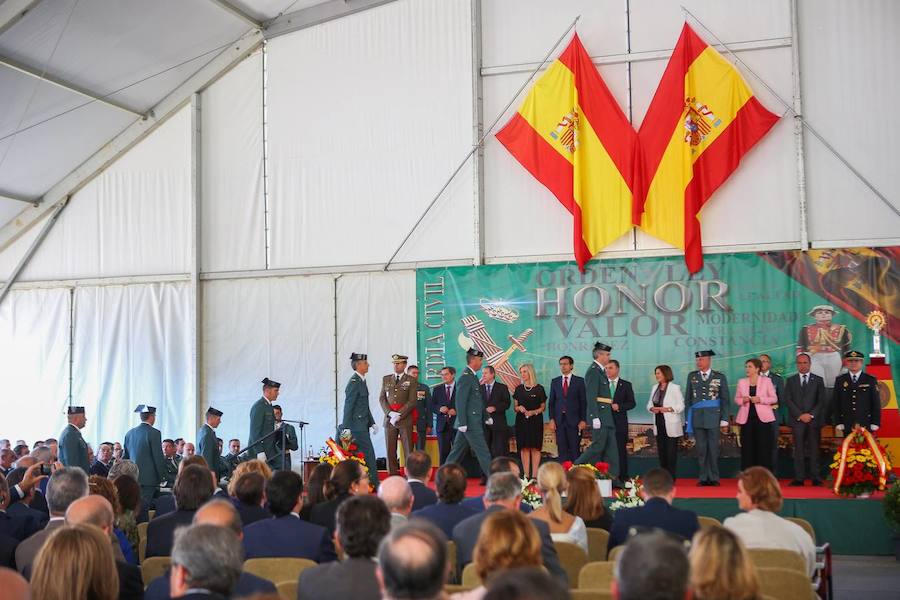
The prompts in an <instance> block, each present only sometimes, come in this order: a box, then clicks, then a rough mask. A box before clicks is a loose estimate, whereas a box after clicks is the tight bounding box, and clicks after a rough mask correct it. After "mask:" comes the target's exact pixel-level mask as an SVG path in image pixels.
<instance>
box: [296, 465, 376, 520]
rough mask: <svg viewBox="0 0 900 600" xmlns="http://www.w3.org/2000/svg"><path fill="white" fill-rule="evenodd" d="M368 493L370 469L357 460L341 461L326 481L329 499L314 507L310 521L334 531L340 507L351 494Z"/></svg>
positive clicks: (361, 494)
mask: <svg viewBox="0 0 900 600" xmlns="http://www.w3.org/2000/svg"><path fill="white" fill-rule="evenodd" d="M368 493H369V470H368V469H366V468H365V467H364V465H363V464H362V463H360V462H358V461H355V460H345V461H342V462H339V463H338V464H337V465H336V466H335V467H334V470H332V471H331V479H329V480H328V481H327V482H326V483H325V497H326V498H328V500H327V501H326V502H320V503H318V504H316V505H315V506H313V507H312V509H311V510H310V514H309V521H310V523H313V524H315V525H321V526H322V527H324V528H325V529H327V530H328V531H329V532H331V533H334V525H335V516H336V515H337V509H338V507H339V506H340V505H341V504H342V503H343V502H344V500H346V499H347V498H349V497H350V496H364V495H366V494H368Z"/></svg>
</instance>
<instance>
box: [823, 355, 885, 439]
mask: <svg viewBox="0 0 900 600" xmlns="http://www.w3.org/2000/svg"><path fill="white" fill-rule="evenodd" d="M844 359H845V360H846V361H847V368H848V369H849V371H848V372H847V373H844V374H843V375H839V376H838V378H837V379H835V380H834V404H835V407H836V408H837V425H835V428H836V429H837V430H838V431H841V432H842V433H843V434H844V435H849V434H851V433H853V427H854V426H856V425H860V426H861V427H864V428H866V429H868V430H870V431H878V428H879V427H881V399H880V398H879V394H878V380H877V379H875V378H874V377H872V376H871V375H869V374H868V373H865V372H864V371H863V370H862V368H863V353H862V352H857V351H856V350H851V351H850V352H847V353H846V354H844Z"/></svg>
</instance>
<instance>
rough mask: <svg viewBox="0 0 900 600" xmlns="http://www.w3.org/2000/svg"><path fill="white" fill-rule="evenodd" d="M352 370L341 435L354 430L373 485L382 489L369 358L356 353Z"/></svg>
mask: <svg viewBox="0 0 900 600" xmlns="http://www.w3.org/2000/svg"><path fill="white" fill-rule="evenodd" d="M350 368H352V369H353V375H352V376H351V377H350V381H348V382H347V387H346V388H344V418H343V419H342V420H341V424H340V425H339V426H338V434H340V432H341V431H342V430H344V429H349V430H350V435H352V436H353V440H354V441H355V442H356V445H357V446H359V449H360V451H361V452H362V453H363V456H365V457H366V467H368V468H369V483H371V484H372V485H374V486H375V487H378V465H377V464H376V463H375V447H374V446H373V445H372V438H371V437H370V435H369V433H370V432H371V434H372V435H374V434H376V433H378V425H376V424H375V418H374V417H373V416H372V411H371V410H370V409H369V387H368V386H367V385H366V373H368V372H369V355H368V354H359V353H357V352H354V353H352V354H351V355H350Z"/></svg>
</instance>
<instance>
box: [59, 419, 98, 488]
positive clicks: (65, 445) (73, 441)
mask: <svg viewBox="0 0 900 600" xmlns="http://www.w3.org/2000/svg"><path fill="white" fill-rule="evenodd" d="M66 413H67V418H68V420H69V424H68V425H66V428H65V429H63V431H62V433H61V434H59V462H61V463H62V464H63V465H64V466H66V467H81V469H82V470H83V471H84V472H85V474H88V475H90V472H91V463H90V461H89V460H88V445H87V442H85V441H84V438H83V437H81V430H82V429H84V426H85V424H86V423H87V418H86V417H85V416H84V407H83V406H70V407H69V408H68V410H67V411H66Z"/></svg>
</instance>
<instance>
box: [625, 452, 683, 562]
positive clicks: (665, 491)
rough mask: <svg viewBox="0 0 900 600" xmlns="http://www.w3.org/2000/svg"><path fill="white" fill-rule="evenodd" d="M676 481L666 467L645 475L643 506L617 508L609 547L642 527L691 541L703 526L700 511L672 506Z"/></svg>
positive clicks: (651, 470) (626, 538) (650, 471)
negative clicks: (698, 512)
mask: <svg viewBox="0 0 900 600" xmlns="http://www.w3.org/2000/svg"><path fill="white" fill-rule="evenodd" d="M674 498H675V483H674V482H673V481H672V475H671V474H670V473H669V472H668V471H666V470H665V469H660V468H658V467H657V468H654V469H650V470H649V471H647V473H646V474H645V475H644V502H645V504H644V506H638V507H636V508H623V509H619V510H617V511H616V514H615V517H614V518H613V524H612V528H611V529H610V531H609V549H610V550H612V549H613V548H615V547H616V546H619V545H621V544H624V543H625V542H626V541H627V540H628V537H629V536H630V535H632V534H633V533H640V532H641V531H642V530H644V531H646V530H650V529H654V528H655V529H662V530H664V531H668V532H669V533H674V534H675V535H678V536H681V537H682V538H684V539H685V540H691V539H692V538H693V537H694V534H695V533H697V531H698V530H699V529H700V523H699V521H698V520H697V514H696V513H694V512H692V511H689V510H681V509H678V508H675V507H674V506H672V500H673V499H674Z"/></svg>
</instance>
